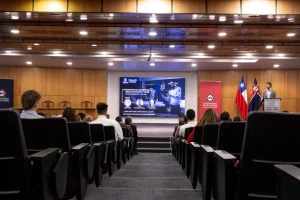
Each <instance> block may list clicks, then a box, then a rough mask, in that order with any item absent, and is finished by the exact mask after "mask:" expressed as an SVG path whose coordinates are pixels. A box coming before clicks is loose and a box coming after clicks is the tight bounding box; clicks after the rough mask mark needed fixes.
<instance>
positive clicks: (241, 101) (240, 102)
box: [235, 77, 248, 120]
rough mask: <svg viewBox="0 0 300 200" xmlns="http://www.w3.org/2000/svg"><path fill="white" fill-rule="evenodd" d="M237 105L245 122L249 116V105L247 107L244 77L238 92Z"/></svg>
mask: <svg viewBox="0 0 300 200" xmlns="http://www.w3.org/2000/svg"><path fill="white" fill-rule="evenodd" d="M235 103H236V105H237V106H238V108H239V109H240V112H241V115H242V117H243V119H244V120H246V117H247V115H248V105H247V89H246V84H245V81H244V77H242V80H241V83H240V85H239V87H238V90H237V92H236V98H235Z"/></svg>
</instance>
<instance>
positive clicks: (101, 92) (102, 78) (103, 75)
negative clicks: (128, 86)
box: [94, 70, 107, 102]
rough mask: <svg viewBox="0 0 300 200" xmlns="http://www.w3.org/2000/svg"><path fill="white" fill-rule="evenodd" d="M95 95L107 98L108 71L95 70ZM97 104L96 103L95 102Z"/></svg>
mask: <svg viewBox="0 0 300 200" xmlns="http://www.w3.org/2000/svg"><path fill="white" fill-rule="evenodd" d="M94 77H95V78H94V82H95V87H94V93H95V96H98V97H106V96H107V71H105V70H95V73H94ZM95 102H96V101H95Z"/></svg>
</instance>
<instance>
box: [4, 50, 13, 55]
mask: <svg viewBox="0 0 300 200" xmlns="http://www.w3.org/2000/svg"><path fill="white" fill-rule="evenodd" d="M12 52H13V51H9V50H8V51H5V53H7V54H10V53H12Z"/></svg>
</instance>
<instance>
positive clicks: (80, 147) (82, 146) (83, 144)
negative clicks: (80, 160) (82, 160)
mask: <svg viewBox="0 0 300 200" xmlns="http://www.w3.org/2000/svg"><path fill="white" fill-rule="evenodd" d="M85 146H89V143H81V144H79V145H77V146H74V147H73V148H72V150H80V149H82V148H84V147H85Z"/></svg>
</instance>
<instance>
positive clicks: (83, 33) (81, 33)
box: [79, 31, 88, 35]
mask: <svg viewBox="0 0 300 200" xmlns="http://www.w3.org/2000/svg"><path fill="white" fill-rule="evenodd" d="M79 34H80V35H87V34H88V32H87V31H80V32H79Z"/></svg>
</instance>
